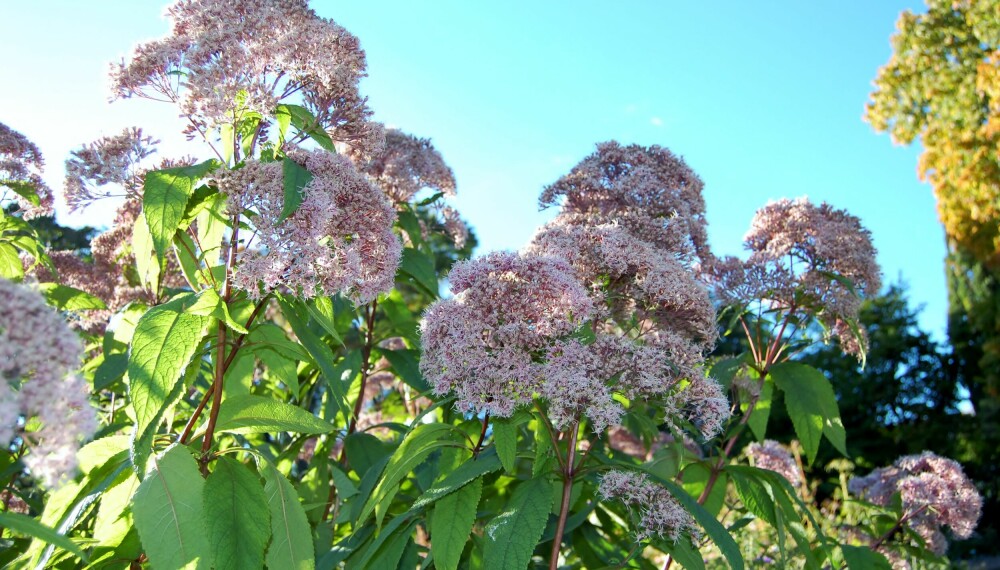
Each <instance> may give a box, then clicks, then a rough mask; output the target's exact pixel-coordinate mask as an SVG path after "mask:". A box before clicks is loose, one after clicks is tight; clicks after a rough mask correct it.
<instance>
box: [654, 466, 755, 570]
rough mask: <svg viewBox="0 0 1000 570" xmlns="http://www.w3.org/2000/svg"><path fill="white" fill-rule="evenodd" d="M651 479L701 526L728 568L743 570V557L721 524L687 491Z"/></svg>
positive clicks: (657, 479) (665, 481)
mask: <svg viewBox="0 0 1000 570" xmlns="http://www.w3.org/2000/svg"><path fill="white" fill-rule="evenodd" d="M653 479H655V480H656V481H657V482H658V483H659V484H661V485H663V486H664V487H666V488H667V490H668V491H670V494H671V495H673V496H674V498H675V499H677V500H678V501H679V502H680V504H681V505H682V506H683V507H684V509H685V510H686V511H687V512H689V513H691V516H693V517H694V520H695V521H697V522H698V524H699V525H701V528H703V529H705V532H706V533H707V534H708V536H709V537H710V538H711V539H712V541H713V542H715V544H716V546H718V547H719V550H720V551H722V555H723V556H725V557H726V561H727V562H729V566H730V568H732V569H733V570H743V568H744V563H743V555H742V554H740V547H739V545H737V544H736V541H735V540H733V537H732V535H731V534H729V531H727V530H726V527H724V526H722V523H720V522H719V521H718V520H716V519H715V517H714V516H712V515H711V514H710V513H709V512H708V511H707V510H705V507H703V506H701V505H699V504H698V501H696V500H695V499H694V497H692V496H691V495H689V494H688V493H687V491H685V490H684V489H682V488H681V487H680V486H679V485H677V484H676V483H674V482H673V481H668V480H666V479H662V478H660V477H656V476H653Z"/></svg>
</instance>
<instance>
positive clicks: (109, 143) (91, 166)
mask: <svg viewBox="0 0 1000 570" xmlns="http://www.w3.org/2000/svg"><path fill="white" fill-rule="evenodd" d="M158 143H159V141H156V140H154V139H153V138H152V137H148V136H143V134H142V129H140V128H137V127H132V128H129V129H125V130H124V131H122V132H121V134H118V135H114V136H110V137H102V138H100V139H98V140H96V141H94V142H92V143H89V144H85V145H83V146H82V147H80V148H79V149H77V150H75V151H73V152H72V155H73V156H72V158H70V159H68V160H67V161H66V188H65V193H66V194H65V197H66V203H67V204H68V205H69V207H70V210H78V209H80V208H83V207H86V206H87V205H88V204H89V203H91V202H93V201H95V200H99V199H101V198H104V197H107V196H109V195H110V191H109V190H108V189H105V190H103V191H101V190H98V187H103V186H107V185H113V186H118V187H119V188H120V189H121V190H122V191H123V192H124V194H125V195H126V196H128V197H132V198H135V197H137V196H141V195H142V183H143V177H144V175H145V173H146V171H147V170H148V169H147V168H144V167H142V166H140V164H141V163H142V161H143V160H145V159H146V158H147V157H149V156H150V155H152V154H154V153H155V152H156V145H157V144H158Z"/></svg>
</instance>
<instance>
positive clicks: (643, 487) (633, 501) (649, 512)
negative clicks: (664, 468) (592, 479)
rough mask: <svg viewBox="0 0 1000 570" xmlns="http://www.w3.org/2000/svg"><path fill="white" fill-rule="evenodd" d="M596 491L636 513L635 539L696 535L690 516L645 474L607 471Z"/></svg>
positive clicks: (672, 497)
mask: <svg viewBox="0 0 1000 570" xmlns="http://www.w3.org/2000/svg"><path fill="white" fill-rule="evenodd" d="M598 493H599V494H600V495H601V498H602V499H604V500H606V501H607V500H618V501H621V502H622V503H625V505H626V506H628V507H629V508H630V509H635V510H636V511H638V513H639V529H638V532H637V533H636V541H643V540H646V539H648V538H652V537H653V536H658V537H661V538H666V539H670V541H671V542H677V539H679V538H680V537H681V536H683V535H685V534H690V535H692V536H698V529H697V527H695V524H694V520H692V519H691V515H690V514H688V512H687V511H685V510H684V507H682V506H681V504H680V503H678V502H677V499H675V498H674V496H673V495H671V494H670V492H669V491H667V490H666V489H664V488H663V487H661V486H660V485H657V484H656V483H653V482H651V481H649V480H648V479H647V477H646V475H645V474H642V473H634V472H630V471H608V472H607V473H605V474H604V476H603V477H601V484H600V487H599V488H598Z"/></svg>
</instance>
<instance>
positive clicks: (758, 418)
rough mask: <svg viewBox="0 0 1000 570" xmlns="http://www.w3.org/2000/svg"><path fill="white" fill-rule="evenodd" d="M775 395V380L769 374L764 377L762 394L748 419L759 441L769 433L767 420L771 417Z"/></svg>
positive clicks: (748, 423)
mask: <svg viewBox="0 0 1000 570" xmlns="http://www.w3.org/2000/svg"><path fill="white" fill-rule="evenodd" d="M773 395H774V380H773V379H772V378H771V377H770V376H768V377H767V378H765V379H764V384H763V385H762V386H761V388H760V395H759V396H758V397H757V403H756V404H755V405H754V408H753V411H752V412H750V417H749V418H748V419H747V425H748V426H750V431H752V432H753V435H754V437H756V438H757V441H764V437H765V436H766V434H767V420H768V419H769V418H770V417H771V398H772V396H773Z"/></svg>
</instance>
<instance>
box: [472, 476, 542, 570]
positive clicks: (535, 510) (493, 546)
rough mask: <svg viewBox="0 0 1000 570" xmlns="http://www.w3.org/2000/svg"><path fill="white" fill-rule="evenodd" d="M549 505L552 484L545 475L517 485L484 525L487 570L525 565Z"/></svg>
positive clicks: (509, 569)
mask: <svg viewBox="0 0 1000 570" xmlns="http://www.w3.org/2000/svg"><path fill="white" fill-rule="evenodd" d="M551 509H552V487H551V486H550V484H549V482H548V480H547V479H546V478H545V477H539V478H536V479H531V480H529V481H526V482H524V483H522V484H520V485H518V487H517V489H515V490H514V493H513V495H511V498H510V500H509V501H508V502H507V504H506V505H505V506H504V509H503V511H501V512H500V514H498V515H497V516H496V517H494V518H493V519H492V520H491V521H490V522H489V524H487V525H486V529H485V533H484V538H485V541H486V544H485V545H484V546H483V567H484V568H490V569H491V570H524V569H525V568H527V566H528V562H529V561H530V560H531V553H532V552H534V551H535V545H536V544H538V539H539V538H541V536H542V531H543V530H545V524H546V523H547V522H548V520H549V511H550V510H551Z"/></svg>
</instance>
